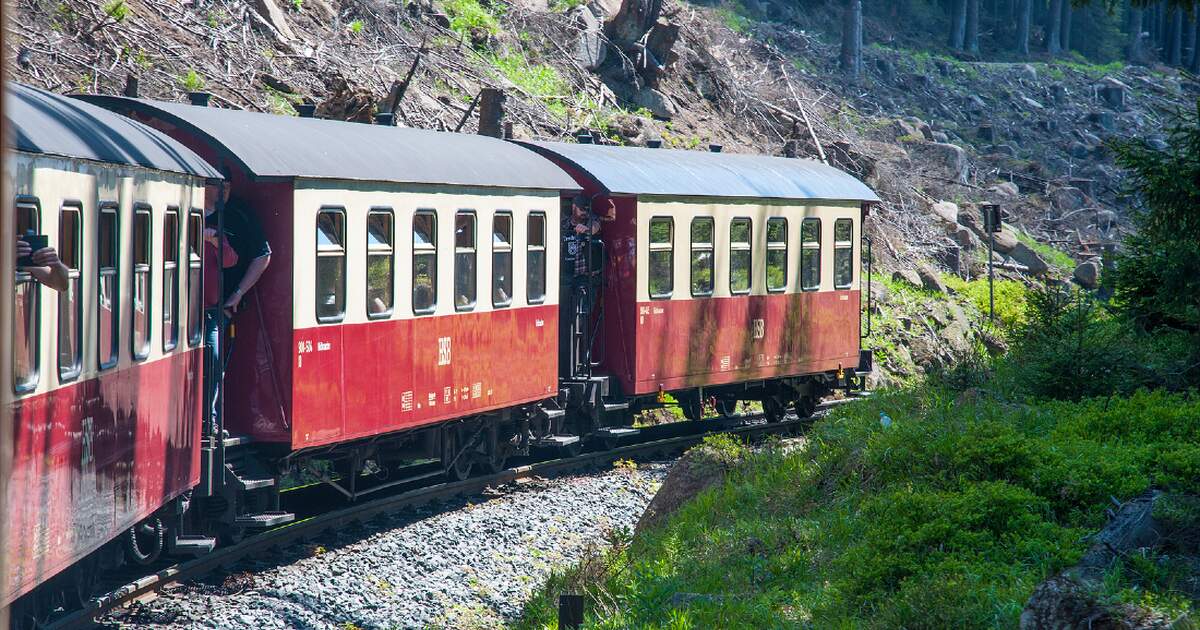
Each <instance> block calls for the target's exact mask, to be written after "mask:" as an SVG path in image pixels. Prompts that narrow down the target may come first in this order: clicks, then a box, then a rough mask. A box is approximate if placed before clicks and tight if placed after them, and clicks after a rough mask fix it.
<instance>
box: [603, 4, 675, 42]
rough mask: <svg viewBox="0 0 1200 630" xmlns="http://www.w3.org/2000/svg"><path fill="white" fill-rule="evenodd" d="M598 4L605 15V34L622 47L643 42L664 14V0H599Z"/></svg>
mask: <svg viewBox="0 0 1200 630" xmlns="http://www.w3.org/2000/svg"><path fill="white" fill-rule="evenodd" d="M597 4H599V6H600V8H601V9H602V10H603V12H604V15H605V19H604V32H605V34H607V35H608V38H609V39H610V40H612V42H613V43H614V44H616V45H618V46H622V47H626V46H629V45H632V44H634V43H635V42H637V41H639V40H641V39H642V36H643V35H645V34H646V31H648V30H650V27H651V26H653V25H654V23H655V22H656V21H658V16H659V14H660V13H661V12H662V0H599V2H598V3H597Z"/></svg>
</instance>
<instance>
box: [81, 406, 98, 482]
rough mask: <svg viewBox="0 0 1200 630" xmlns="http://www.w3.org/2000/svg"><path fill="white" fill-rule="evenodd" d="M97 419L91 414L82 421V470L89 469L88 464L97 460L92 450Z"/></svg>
mask: <svg viewBox="0 0 1200 630" xmlns="http://www.w3.org/2000/svg"><path fill="white" fill-rule="evenodd" d="M94 424H95V421H94V420H92V417H91V416H88V417H86V418H84V419H83V421H82V422H81V423H80V433H81V436H80V437H81V439H80V445H79V469H80V470H82V471H87V470H88V465H89V464H91V463H92V462H94V461H95V455H94V451H93V450H92V444H93V438H94V437H95V432H94V431H93V426H94Z"/></svg>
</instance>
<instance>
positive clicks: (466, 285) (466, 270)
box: [454, 210, 478, 311]
mask: <svg viewBox="0 0 1200 630" xmlns="http://www.w3.org/2000/svg"><path fill="white" fill-rule="evenodd" d="M476 275H478V274H477V273H476V270H475V211H474V210H460V211H459V212H458V213H457V214H455V215H454V309H455V310H459V311H469V310H471V309H473V308H475V285H476V278H475V277H476Z"/></svg>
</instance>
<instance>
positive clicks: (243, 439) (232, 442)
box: [223, 435, 254, 448]
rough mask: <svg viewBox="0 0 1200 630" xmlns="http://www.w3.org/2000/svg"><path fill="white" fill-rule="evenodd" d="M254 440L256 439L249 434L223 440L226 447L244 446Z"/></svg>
mask: <svg viewBox="0 0 1200 630" xmlns="http://www.w3.org/2000/svg"><path fill="white" fill-rule="evenodd" d="M253 441H254V438H252V437H250V436H248V435H239V436H237V437H227V438H225V439H224V440H223V442H224V443H225V448H229V447H231V446H244V445H246V444H249V443H251V442H253Z"/></svg>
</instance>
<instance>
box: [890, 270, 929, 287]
mask: <svg viewBox="0 0 1200 630" xmlns="http://www.w3.org/2000/svg"><path fill="white" fill-rule="evenodd" d="M892 280H893V281H894V282H900V283H903V284H907V285H909V286H912V287H918V288H919V287H921V286H923V285H924V283H922V282H921V276H920V275H918V274H917V272H916V271H914V270H912V269H907V268H906V269H900V270H898V271H893V272H892Z"/></svg>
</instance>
